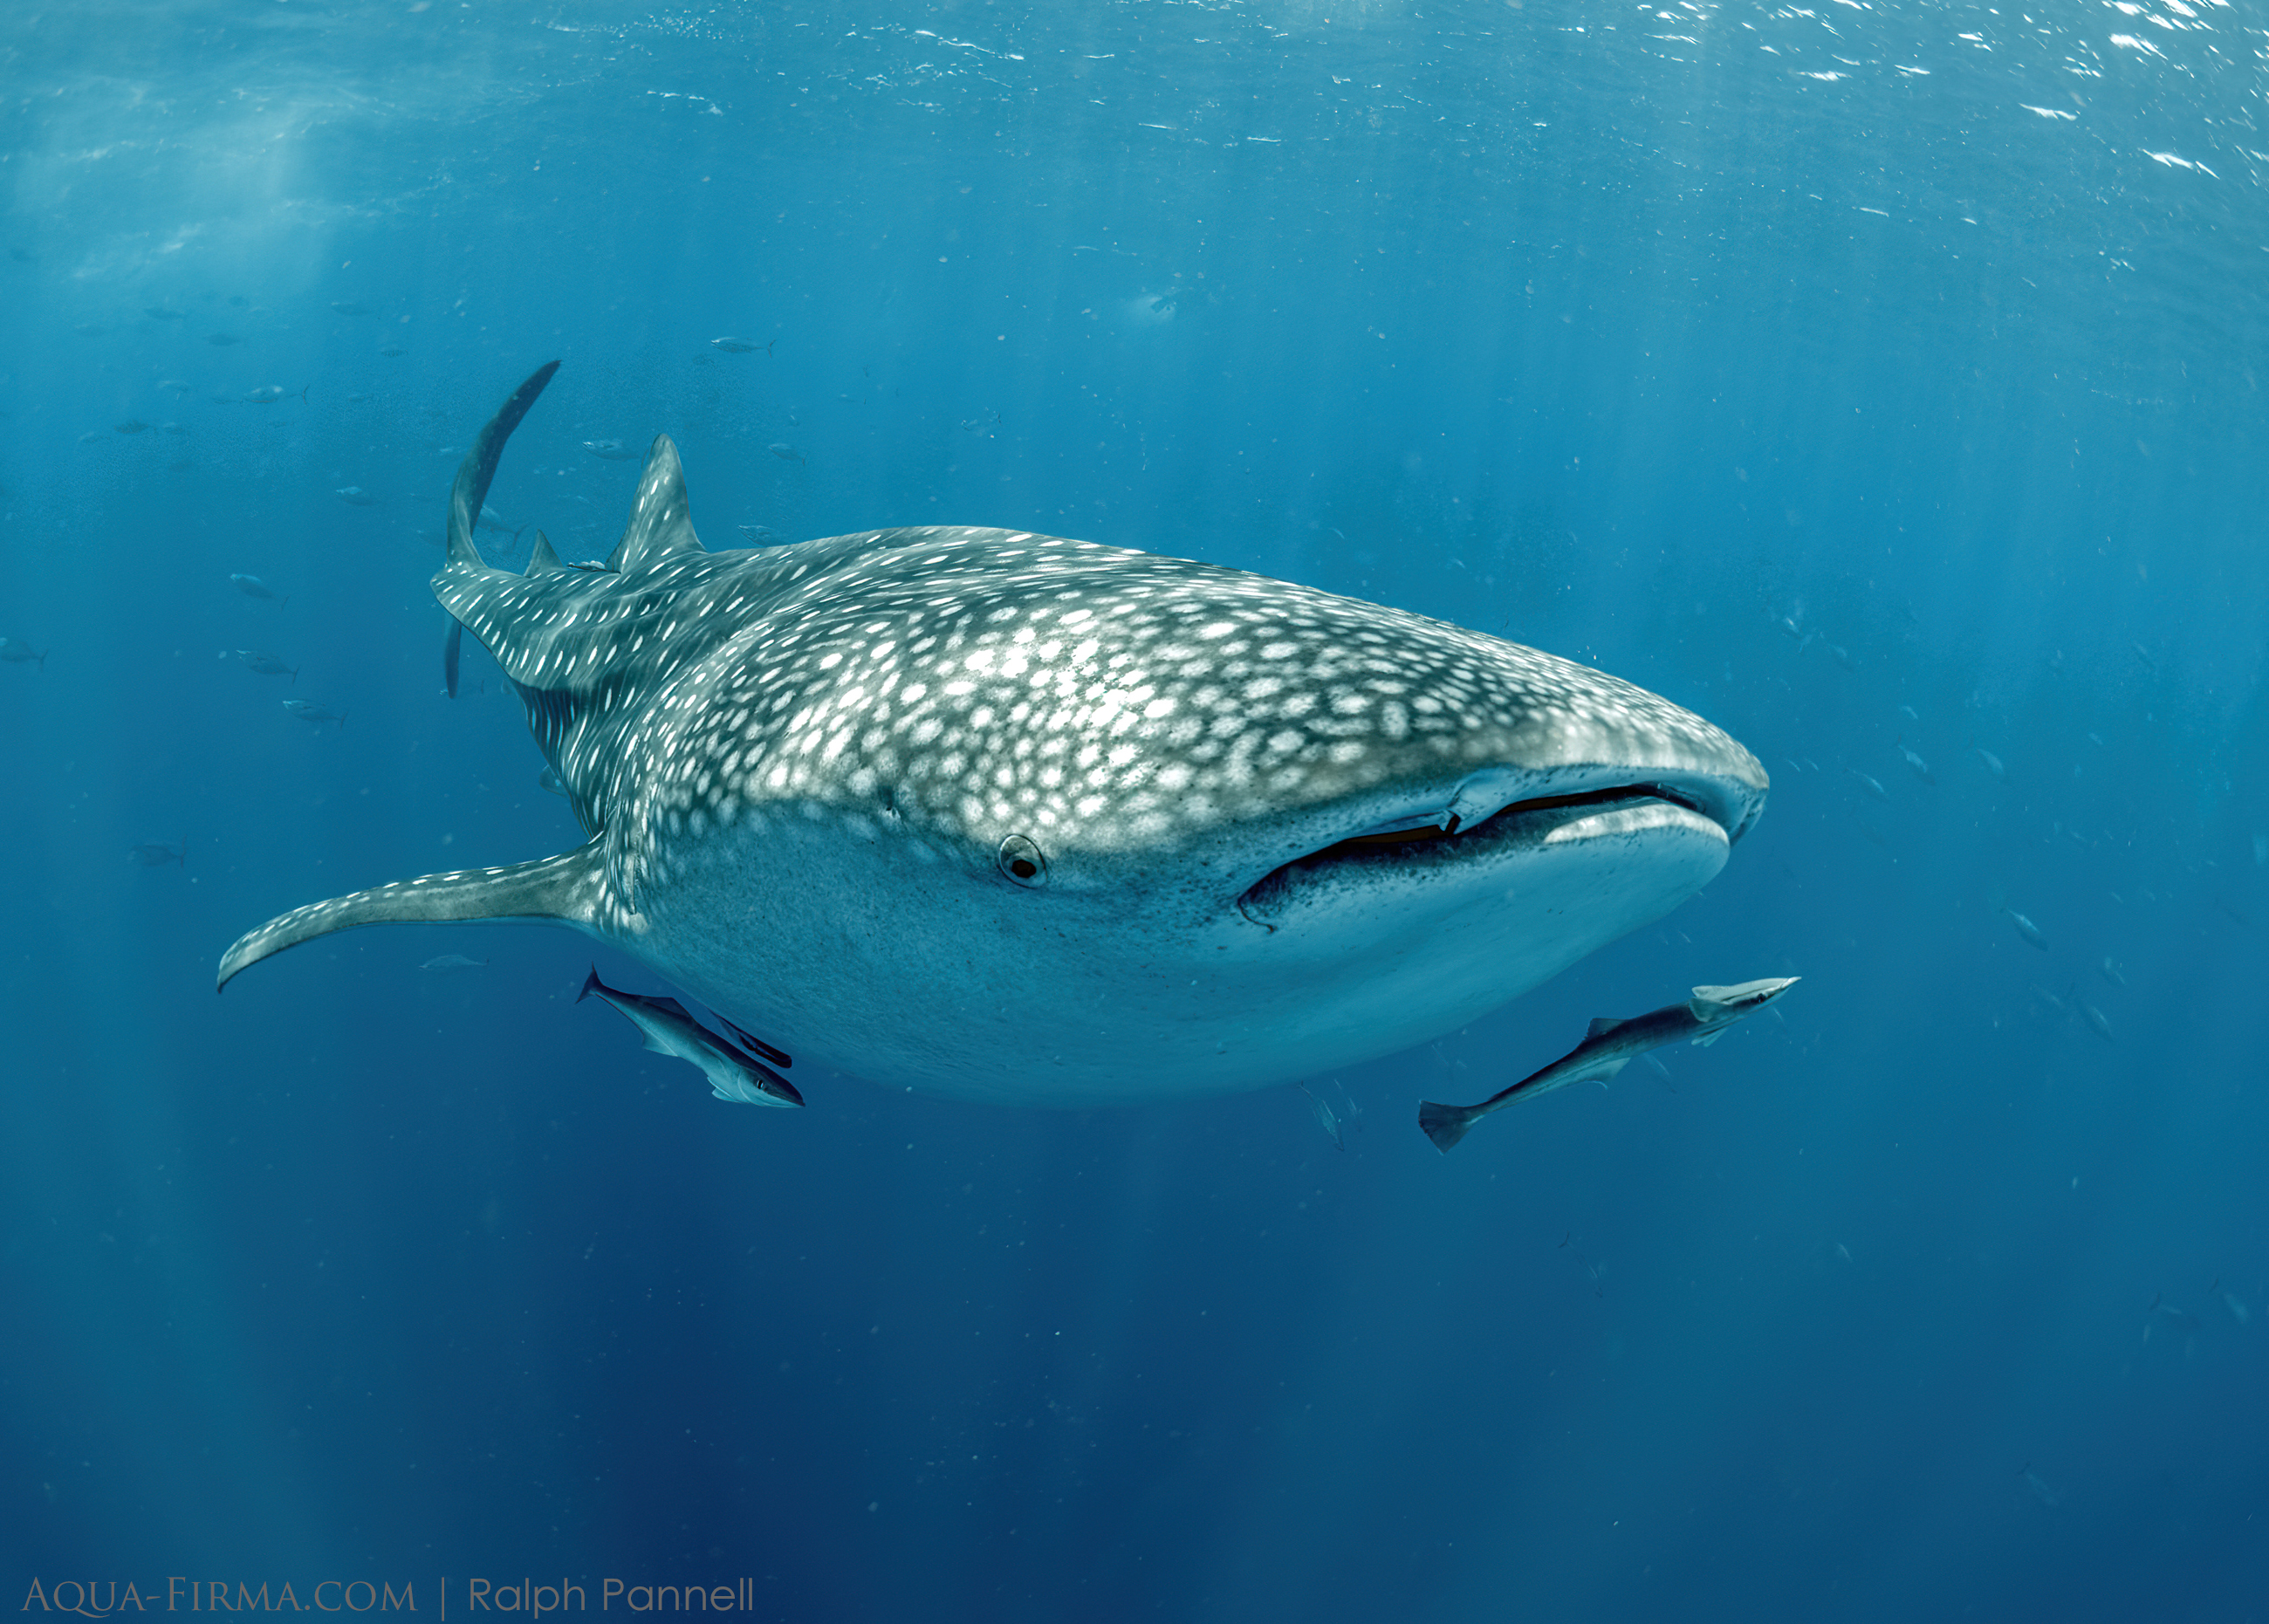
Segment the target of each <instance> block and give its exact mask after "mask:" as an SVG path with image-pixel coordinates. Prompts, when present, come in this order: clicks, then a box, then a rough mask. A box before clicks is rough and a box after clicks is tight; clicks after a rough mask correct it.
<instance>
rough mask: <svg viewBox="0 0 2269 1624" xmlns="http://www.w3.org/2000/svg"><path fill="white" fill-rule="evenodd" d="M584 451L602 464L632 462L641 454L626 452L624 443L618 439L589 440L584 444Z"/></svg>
mask: <svg viewBox="0 0 2269 1624" xmlns="http://www.w3.org/2000/svg"><path fill="white" fill-rule="evenodd" d="M583 449H584V450H586V451H588V452H589V453H590V454H592V455H593V456H595V457H596V458H598V459H599V461H602V462H631V461H636V460H637V459H638V457H639V455H640V453H639V452H635V451H625V450H624V449H623V442H622V441H620V440H618V439H587V440H585V441H584V442H583Z"/></svg>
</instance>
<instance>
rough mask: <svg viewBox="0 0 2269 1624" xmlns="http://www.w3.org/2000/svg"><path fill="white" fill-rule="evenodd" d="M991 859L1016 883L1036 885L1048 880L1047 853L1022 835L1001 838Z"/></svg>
mask: <svg viewBox="0 0 2269 1624" xmlns="http://www.w3.org/2000/svg"><path fill="white" fill-rule="evenodd" d="M994 862H996V863H997V864H999V865H1000V868H1001V873H1002V874H1003V875H1007V876H1008V878H1009V880H1011V881H1012V882H1015V883H1016V884H1018V885H1023V886H1031V887H1038V886H1042V885H1046V883H1047V882H1048V858H1047V853H1045V852H1043V851H1041V850H1040V848H1039V847H1038V845H1034V844H1033V843H1032V842H1031V841H1030V840H1028V839H1026V838H1024V836H1023V835H1010V836H1009V838H1007V839H1006V840H1003V841H1002V842H1001V850H1000V852H999V853H997V854H996V855H995V856H994Z"/></svg>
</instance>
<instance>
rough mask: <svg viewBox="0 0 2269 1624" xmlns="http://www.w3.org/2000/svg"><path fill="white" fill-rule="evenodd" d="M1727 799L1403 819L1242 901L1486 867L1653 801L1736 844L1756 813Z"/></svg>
mask: <svg viewBox="0 0 2269 1624" xmlns="http://www.w3.org/2000/svg"><path fill="white" fill-rule="evenodd" d="M1718 800H1719V798H1718V797H1717V796H1712V795H1710V794H1705V793H1703V792H1701V791H1699V790H1697V789H1696V788H1695V787H1692V786H1681V785H1678V784H1674V783H1663V782H1659V781H1655V782H1647V783H1640V784H1620V785H1615V786H1610V787H1608V788H1603V789H1592V790H1584V791H1581V792H1578V793H1576V794H1564V795H1539V796H1533V797H1531V798H1529V799H1527V800H1525V801H1509V802H1507V803H1505V804H1504V805H1503V806H1500V807H1498V808H1496V809H1495V810H1494V811H1490V812H1489V813H1487V814H1486V815H1485V816H1482V817H1480V818H1479V819H1476V820H1472V821H1467V820H1466V819H1465V818H1463V817H1462V816H1461V815H1460V813H1459V812H1458V811H1457V810H1456V809H1455V803H1454V802H1453V803H1452V808H1451V809H1449V810H1447V811H1438V812H1434V813H1430V814H1428V815H1426V816H1425V818H1424V820H1423V821H1420V820H1419V819H1417V818H1415V817H1414V818H1401V819H1396V820H1394V821H1393V823H1391V824H1390V825H1389V826H1387V827H1384V828H1374V829H1369V830H1364V832H1362V833H1360V834H1354V835H1349V836H1345V837H1343V838H1341V839H1338V840H1335V841H1334V842H1332V843H1331V844H1330V845H1326V846H1322V847H1319V848H1318V849H1317V850H1315V851H1312V852H1309V853H1304V855H1302V856H1299V857H1296V858H1294V859H1293V860H1291V861H1290V862H1288V863H1284V864H1281V865H1280V866H1278V867H1275V868H1274V869H1271V870H1270V871H1269V872H1268V874H1266V875H1262V876H1261V877H1260V879H1259V880H1257V881H1255V882H1253V885H1252V886H1251V887H1250V888H1248V889H1247V890H1245V894H1244V895H1243V896H1241V897H1238V909H1239V911H1240V912H1245V914H1246V915H1247V917H1248V918H1249V917H1252V915H1253V911H1254V910H1260V911H1263V912H1266V911H1268V910H1270V909H1271V908H1273V906H1274V905H1275V904H1278V903H1280V902H1282V900H1284V899H1285V897H1286V896H1287V894H1288V893H1289V892H1290V891H1292V890H1295V889H1296V888H1297V889H1304V888H1306V887H1308V886H1312V885H1313V884H1315V883H1317V882H1326V883H1328V882H1330V881H1331V880H1332V879H1334V878H1337V877H1347V878H1355V877H1357V876H1358V875H1364V874H1366V873H1368V874H1371V875H1378V874H1381V873H1382V872H1383V871H1385V870H1388V869H1392V868H1396V867H1407V866H1410V865H1413V864H1417V865H1423V866H1424V867H1439V866H1446V865H1453V864H1462V863H1466V862H1478V861H1480V860H1484V859H1486V858H1488V857H1489V856H1491V855H1493V854H1496V853H1501V852H1503V851H1504V850H1505V849H1506V848H1507V847H1508V846H1511V845H1534V844H1535V843H1536V842H1537V841H1539V840H1540V839H1541V838H1545V837H1546V836H1547V835H1548V833H1549V831H1551V830H1556V829H1559V828H1563V827H1565V826H1567V825H1569V824H1571V823H1577V822H1579V821H1581V820H1582V819H1585V818H1586V817H1591V816H1597V815H1598V814H1600V813H1603V812H1615V811H1619V810H1623V809H1627V808H1629V809H1635V808H1642V807H1644V806H1646V805H1648V804H1650V803H1652V804H1659V805H1666V806H1671V807H1677V808H1682V809H1683V810H1685V811H1687V812H1689V813H1692V814H1694V815H1695V816H1697V817H1700V818H1704V819H1707V820H1708V821H1709V822H1710V823H1713V824H1715V825H1717V827H1718V829H1720V830H1723V831H1724V833H1725V836H1726V842H1727V844H1729V845H1730V844H1731V843H1733V841H1736V840H1738V839H1740V838H1741V836H1742V835H1743V834H1745V833H1747V832H1748V826H1749V823H1751V822H1753V821H1754V817H1753V816H1749V817H1741V818H1740V821H1738V822H1729V821H1728V817H1727V811H1726V810H1720V809H1719V808H1718V805H1717V804H1715V803H1716V802H1717V801H1718Z"/></svg>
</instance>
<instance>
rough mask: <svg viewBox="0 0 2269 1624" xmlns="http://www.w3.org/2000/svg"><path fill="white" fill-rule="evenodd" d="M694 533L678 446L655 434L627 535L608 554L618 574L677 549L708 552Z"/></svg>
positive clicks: (650, 565) (645, 566) (625, 529)
mask: <svg viewBox="0 0 2269 1624" xmlns="http://www.w3.org/2000/svg"><path fill="white" fill-rule="evenodd" d="M706 550H707V549H706V548H704V547H703V546H702V545H701V538H700V537H699V536H698V535H694V534H693V516H692V514H691V513H690V512H689V511H688V510H687V507H686V505H685V469H684V468H683V467H682V466H681V465H680V464H679V462H678V461H677V447H676V446H674V445H672V444H670V440H669V435H667V434H657V435H655V436H654V449H653V450H651V451H649V452H647V454H646V471H645V472H644V473H642V474H640V475H639V488H638V499H637V500H636V501H634V502H632V504H631V521H630V523H628V524H626V525H625V526H624V527H623V539H622V540H621V541H619V542H617V543H616V544H615V550H614V551H613V553H612V554H610V556H609V557H608V559H607V567H608V568H609V569H610V570H612V571H614V572H616V573H617V574H618V575H630V574H633V573H635V572H638V571H639V570H645V569H651V568H653V567H654V565H657V564H659V563H661V561H662V560H663V559H664V558H668V557H671V556H673V555H674V554H676V553H682V552H705V551H706Z"/></svg>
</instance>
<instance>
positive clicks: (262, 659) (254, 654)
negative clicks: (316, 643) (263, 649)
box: [236, 648, 299, 683]
mask: <svg viewBox="0 0 2269 1624" xmlns="http://www.w3.org/2000/svg"><path fill="white" fill-rule="evenodd" d="M236 662H237V664H239V665H240V666H242V667H243V668H245V669H246V670H248V671H253V672H256V673H258V674H259V675H262V676H288V677H290V678H291V679H292V681H293V682H294V683H296V682H298V681H299V667H297V666H287V665H285V663H284V662H283V661H280V660H278V659H277V658H276V656H275V655H273V654H263V653H260V652H259V651H258V650H257V649H251V648H240V649H238V650H237V651H236Z"/></svg>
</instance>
